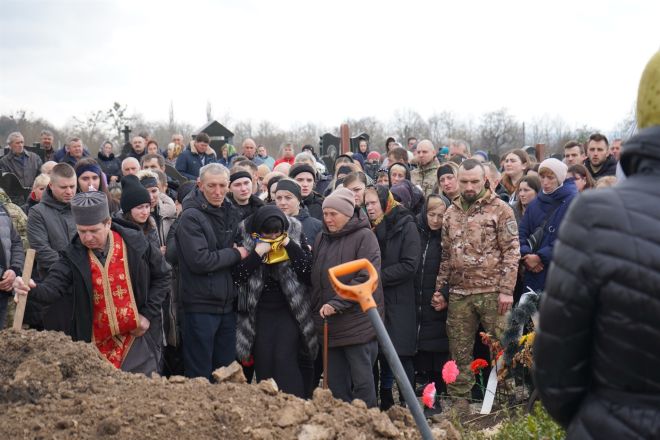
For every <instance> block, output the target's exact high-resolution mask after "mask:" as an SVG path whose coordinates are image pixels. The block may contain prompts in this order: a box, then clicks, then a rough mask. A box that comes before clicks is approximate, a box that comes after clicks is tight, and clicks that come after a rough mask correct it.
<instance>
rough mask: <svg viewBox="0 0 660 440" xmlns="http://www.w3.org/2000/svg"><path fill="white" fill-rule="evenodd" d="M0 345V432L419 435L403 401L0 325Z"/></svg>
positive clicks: (312, 437) (354, 439)
mask: <svg viewBox="0 0 660 440" xmlns="http://www.w3.org/2000/svg"><path fill="white" fill-rule="evenodd" d="M0 353H1V356H0V438H35V439H41V438H43V439H45V438H97V437H110V438H157V439H160V440H167V439H169V438H194V439H195V440H200V439H206V438H224V439H300V440H323V439H351V440H358V439H377V438H397V439H417V438H420V436H419V434H418V432H417V430H416V428H415V424H414V421H413V419H412V417H411V415H410V413H409V412H408V411H407V410H404V409H402V408H393V409H392V410H390V411H389V412H388V413H381V412H380V411H379V410H377V409H367V408H366V406H365V404H364V403H363V402H361V401H355V402H353V404H348V403H345V402H341V401H338V400H336V399H334V398H332V396H331V394H330V393H329V392H328V391H324V390H320V389H318V390H316V392H315V393H314V399H313V400H309V401H305V400H301V399H298V398H297V397H294V396H291V395H288V394H284V393H282V392H279V391H277V389H276V386H274V384H273V383H272V381H264V382H262V383H260V384H258V385H247V384H241V383H231V382H224V383H220V384H210V383H209V382H208V381H207V380H205V379H193V380H188V379H184V378H182V377H180V376H174V377H171V378H169V379H166V378H161V377H157V378H153V379H150V378H147V377H144V376H141V375H133V374H127V373H123V372H121V371H118V370H115V369H114V368H113V367H112V366H110V365H109V364H108V363H107V362H106V361H105V360H103V359H102V358H101V357H100V356H99V354H98V353H97V351H96V348H95V347H93V346H92V345H90V344H85V343H80V342H72V341H71V340H70V339H69V338H67V337H66V336H64V335H62V334H60V333H54V332H35V331H23V332H18V333H17V332H13V331H3V332H0ZM227 374H228V375H231V371H230V372H228V373H227ZM450 432H451V431H450ZM434 433H435V434H436V435H437V438H451V437H452V435H449V436H447V431H444V430H441V429H439V428H436V429H435V432H434Z"/></svg>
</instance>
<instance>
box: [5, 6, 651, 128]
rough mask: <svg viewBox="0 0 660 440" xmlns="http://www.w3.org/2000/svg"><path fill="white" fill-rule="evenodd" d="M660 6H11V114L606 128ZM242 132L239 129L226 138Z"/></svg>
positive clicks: (621, 108)
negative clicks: (411, 116) (443, 116)
mask: <svg viewBox="0 0 660 440" xmlns="http://www.w3.org/2000/svg"><path fill="white" fill-rule="evenodd" d="M658 17H660V1H657V0H649V1H634V0H625V1H605V0H599V1H592V0H588V1H584V0H571V1H564V0H559V1H557V0H555V1H544V2H540V1H530V0H525V1H493V0H487V1H453V2H451V1H437V0H436V1H430V0H429V1H414V0H406V1H402V0H399V1H396V2H395V1H382V0H381V1H362V0H352V1H343V0H335V1H326V2H320V1H313V0H306V1H295V0H278V1H250V0H240V1H239V0H229V1H227V0H222V1H201V0H200V1H197V0H177V1H172V2H169V1H162V0H160V1H153V2H152V1H139V0H128V1H118V0H117V1H110V0H108V1H90V0H80V1H78V0H70V1H55V0H51V1H46V0H0V113H3V114H5V113H8V112H12V111H15V110H18V109H27V110H29V111H31V112H33V113H34V114H35V115H37V116H41V117H44V118H46V119H48V120H50V121H52V122H53V123H54V124H56V125H58V126H61V125H62V124H64V123H65V122H66V121H67V119H69V118H70V117H71V116H73V115H83V114H85V113H87V112H89V111H92V110H98V109H107V108H109V107H110V106H111V105H112V103H113V102H114V101H118V102H120V103H122V104H128V106H129V110H130V111H132V112H133V111H135V112H140V113H142V114H143V115H144V117H145V118H147V119H149V120H163V121H165V120H167V118H168V113H169V105H170V102H173V105H174V113H175V117H176V119H178V120H183V121H186V122H189V123H191V124H193V125H194V126H199V125H201V124H202V123H203V122H204V121H205V115H206V113H205V112H206V103H207V102H211V104H212V107H213V113H214V116H216V117H219V116H221V115H223V114H226V113H228V114H230V115H231V117H232V119H234V120H238V119H252V120H253V121H259V120H262V119H267V120H270V121H273V122H275V123H277V124H279V125H280V126H282V127H284V128H287V127H290V126H291V125H293V124H297V123H304V122H307V121H312V122H315V123H320V124H323V125H326V126H333V125H337V124H339V123H340V122H341V121H342V120H343V119H345V118H347V117H350V118H360V117H364V116H375V117H378V118H380V119H382V120H385V121H387V120H389V119H390V118H391V117H392V115H393V113H394V111H395V110H397V109H412V110H415V111H417V112H419V113H420V114H421V115H422V116H423V117H428V116H430V115H431V114H432V113H433V112H436V111H438V112H439V111H442V110H451V111H454V112H456V113H457V114H458V115H460V116H463V117H469V116H478V115H480V114H481V113H483V112H486V111H490V110H495V109H497V108H500V107H508V108H509V109H510V110H511V112H512V113H513V114H514V115H516V116H517V117H518V118H520V119H521V120H527V121H530V120H531V119H532V118H534V117H535V116H536V117H538V116H541V115H544V114H548V115H552V116H554V115H561V116H562V117H563V118H564V119H565V120H566V121H568V122H569V123H571V124H578V123H579V124H580V125H581V124H586V125H589V126H592V127H595V128H600V129H603V130H608V129H610V128H612V127H613V126H614V125H615V124H616V123H617V122H619V121H620V120H621V119H622V118H623V117H624V116H625V115H626V113H627V112H628V111H629V110H630V108H631V107H632V105H633V103H634V100H635V97H636V93H637V84H638V81H639V77H640V74H641V71H642V69H643V67H644V65H645V64H646V62H647V61H648V59H649V58H650V57H651V55H652V54H653V53H654V52H655V51H656V50H658V49H659V48H660V26H659V25H658ZM229 128H231V127H229Z"/></svg>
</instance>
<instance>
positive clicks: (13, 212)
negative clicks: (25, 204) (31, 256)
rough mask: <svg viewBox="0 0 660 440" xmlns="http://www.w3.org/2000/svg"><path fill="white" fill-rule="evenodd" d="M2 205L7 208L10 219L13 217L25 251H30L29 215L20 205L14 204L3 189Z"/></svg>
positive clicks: (0, 198)
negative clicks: (28, 237)
mask: <svg viewBox="0 0 660 440" xmlns="http://www.w3.org/2000/svg"><path fill="white" fill-rule="evenodd" d="M0 204H2V205H3V206H4V207H5V209H6V210H7V213H8V214H9V217H11V222H12V223H13V224H14V229H16V232H18V235H19V236H20V237H21V242H22V243H23V249H29V248H30V244H29V243H28V239H27V215H25V212H24V211H23V210H22V209H21V208H20V207H19V206H18V205H16V204H14V203H12V201H11V199H10V198H9V196H8V195H7V193H6V192H5V190H4V189H2V188H0Z"/></svg>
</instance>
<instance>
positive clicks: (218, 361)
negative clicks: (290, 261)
mask: <svg viewBox="0 0 660 440" xmlns="http://www.w3.org/2000/svg"><path fill="white" fill-rule="evenodd" d="M228 190H229V170H228V169H227V168H226V167H225V166H223V165H220V164H218V163H211V164H208V165H205V166H204V167H202V169H201V170H200V176H199V182H198V187H197V188H195V189H194V190H193V192H192V194H189V195H188V197H186V199H185V200H184V201H183V212H182V214H181V217H180V220H179V225H178V227H177V230H176V245H177V255H178V260H179V269H180V274H179V295H180V298H181V300H182V302H183V310H184V314H185V317H184V324H183V362H184V371H185V375H186V376H187V377H206V378H209V379H210V378H211V373H212V372H213V370H215V369H216V368H219V367H222V366H226V365H229V364H230V363H231V362H233V361H234V359H235V358H236V313H235V307H234V303H235V302H236V292H235V291H234V285H233V280H232V276H231V268H232V266H233V265H235V264H236V263H238V262H239V261H241V260H242V259H244V258H246V257H247V256H248V251H247V250H246V249H245V248H244V247H242V246H240V247H239V246H237V245H236V244H235V243H234V236H235V233H236V232H235V231H237V228H238V223H239V222H240V221H241V218H240V214H239V211H238V209H236V207H234V206H233V205H232V203H231V202H230V201H229V200H228V199H227V198H225V196H226V195H227V191H228Z"/></svg>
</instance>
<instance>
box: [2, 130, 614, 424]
mask: <svg viewBox="0 0 660 440" xmlns="http://www.w3.org/2000/svg"><path fill="white" fill-rule="evenodd" d="M145 137H146V139H145ZM183 139H184V138H183V136H181V135H179V134H175V135H174V136H172V143H171V144H170V145H169V146H168V148H167V150H166V151H161V150H160V148H159V146H158V143H157V142H156V141H155V140H152V139H149V138H148V136H147V135H144V136H136V137H134V138H133V139H132V142H131V148H130V151H128V153H126V154H124V155H117V154H116V152H115V147H114V146H113V144H112V143H110V142H105V143H104V144H103V145H101V146H100V148H99V151H98V154H97V158H96V159H95V158H92V157H91V155H90V153H89V152H88V150H87V148H85V146H84V145H83V144H82V142H81V140H80V139H79V138H72V139H70V140H69V141H68V142H67V143H66V147H65V148H63V149H62V150H54V148H53V146H52V145H53V135H52V133H50V132H48V131H44V132H43V133H42V135H41V139H40V145H41V146H42V148H44V150H45V155H44V157H45V159H46V162H45V163H42V160H41V159H40V157H38V156H37V155H36V154H34V153H32V152H28V151H27V150H25V148H24V138H23V136H22V135H21V134H20V133H12V134H10V135H9V137H8V139H7V144H8V148H9V150H8V152H7V154H5V155H4V156H3V157H2V158H1V159H0V168H1V169H2V170H3V171H5V172H11V173H14V174H15V175H16V176H17V177H18V179H19V180H20V181H21V183H22V184H23V185H24V186H26V187H31V188H32V191H31V193H30V195H29V197H28V200H27V201H26V203H25V205H24V206H23V207H22V208H23V210H24V212H25V213H24V214H23V212H22V211H21V209H18V210H16V209H9V205H10V203H8V201H7V202H6V203H3V204H2V209H0V245H2V252H0V266H1V267H2V270H3V272H2V278H1V280H0V291H1V294H0V327H4V325H5V323H6V321H7V320H6V317H7V305H8V302H9V301H8V299H9V297H10V295H11V294H12V291H13V289H16V291H17V292H18V293H19V294H26V293H27V294H28V310H27V312H26V316H25V324H26V325H28V326H29V327H32V328H36V329H48V330H59V331H63V332H66V333H67V334H69V335H71V336H72V337H73V338H74V339H76V340H83V341H87V342H93V343H94V344H96V346H97V347H98V349H99V351H100V352H101V353H102V354H103V355H104V356H105V357H106V358H107V359H108V361H109V362H111V363H112V364H113V365H115V366H116V367H117V368H121V369H123V370H126V371H132V372H142V373H145V374H151V373H153V372H158V373H160V374H185V375H186V376H187V377H205V378H209V379H211V377H212V372H213V371H214V370H215V369H217V368H218V367H221V366H226V365H228V364H230V363H231V362H233V361H235V360H238V361H239V362H241V364H242V365H243V367H244V371H245V374H246V376H247V377H248V379H249V380H253V378H254V379H255V380H256V381H261V380H264V379H267V378H274V379H275V381H276V382H277V384H278V385H279V387H280V388H281V389H282V390H284V391H286V392H289V393H292V394H295V395H297V396H300V397H305V398H309V397H310V396H311V394H312V392H313V390H314V388H315V387H316V386H318V385H319V381H320V378H321V373H322V363H321V359H322V355H321V353H322V350H323V347H322V339H321V334H322V327H323V324H324V322H326V323H327V324H328V329H329V339H328V346H327V347H325V349H326V350H327V355H328V372H327V375H328V377H325V378H323V380H327V381H328V384H329V387H330V389H331V390H332V392H333V394H334V395H335V396H336V397H338V398H340V399H343V400H346V401H351V400H353V399H355V398H359V399H362V400H363V401H364V402H365V403H366V404H367V405H368V406H369V407H375V406H379V407H380V408H381V409H383V410H385V409H388V408H389V407H391V406H392V405H394V404H395V401H394V394H393V392H392V389H393V386H394V375H393V373H392V368H391V367H390V366H389V365H388V363H387V361H386V359H385V357H384V356H383V355H382V353H381V352H380V351H379V346H378V342H377V339H376V334H375V331H374V330H373V328H372V327H371V325H370V323H369V320H368V319H367V317H366V315H365V314H363V313H362V312H361V310H360V307H359V305H357V304H356V303H355V302H352V301H349V300H346V299H343V298H341V297H340V296H338V294H337V293H336V292H335V291H334V290H333V288H332V286H331V284H330V281H329V279H328V269H329V268H331V267H333V266H335V265H338V264H340V263H344V262H347V261H352V260H356V259H360V258H366V259H367V260H369V261H370V262H371V263H372V264H373V265H374V266H375V267H376V269H377V271H378V273H379V281H378V287H377V289H376V291H375V292H374V299H375V301H376V303H377V305H378V311H379V312H380V314H381V317H382V318H383V320H384V322H385V326H386V328H387V331H388V333H389V336H390V338H391V339H392V341H393V344H394V347H395V349H396V352H397V355H398V357H399V359H400V361H401V363H402V365H403V367H404V370H405V372H406V375H407V379H408V380H409V381H410V383H411V384H413V385H419V384H425V383H428V382H435V384H436V387H437V389H438V390H442V391H443V392H446V393H448V394H449V395H450V396H451V397H452V398H453V402H454V405H455V407H456V408H457V410H458V411H460V412H468V411H469V406H468V399H470V397H471V390H472V387H473V384H474V378H473V377H470V376H471V373H470V368H469V366H470V363H471V361H472V360H473V359H474V350H475V336H476V335H477V333H478V331H479V330H480V329H481V330H485V331H486V332H488V333H490V334H492V335H493V336H494V337H498V336H500V335H501V333H502V332H503V330H504V327H505V324H506V316H507V313H508V311H509V310H510V309H511V307H512V306H513V304H514V303H515V302H516V301H518V299H519V298H520V295H521V294H522V293H523V292H524V291H526V290H528V289H532V290H543V289H544V287H545V280H546V275H547V273H548V268H549V266H550V262H551V260H552V255H553V247H554V244H555V241H556V238H557V232H558V230H559V228H560V225H561V223H562V221H563V219H564V217H565V215H566V212H567V210H568V209H569V207H570V205H571V202H572V200H573V199H574V198H575V197H577V195H578V194H579V193H580V192H583V191H595V189H592V188H599V187H601V186H611V185H612V180H613V179H616V177H615V174H616V166H617V161H618V159H619V154H620V140H616V141H615V142H613V143H612V144H611V145H610V144H609V142H608V139H607V138H606V137H605V136H603V135H602V134H598V133H595V134H593V135H591V136H590V137H589V139H588V141H587V142H585V143H584V144H582V143H578V142H573V141H572V142H569V143H567V144H566V145H565V146H564V154H563V160H560V159H558V158H555V157H551V158H547V159H544V160H541V161H540V162H538V161H537V159H536V157H535V156H534V155H530V154H528V152H529V151H530V149H528V148H527V149H514V150H512V151H509V152H506V153H505V154H504V155H503V156H502V159H501V160H499V159H497V158H494V157H493V156H490V155H489V154H488V153H486V152H484V151H476V152H474V153H472V152H471V149H470V146H469V145H468V143H466V142H463V141H452V142H450V143H449V144H448V145H447V146H444V147H442V148H437V147H436V146H435V145H434V144H433V143H432V142H431V141H429V140H419V141H418V140H417V139H415V138H410V139H408V140H407V142H406V144H405V145H406V146H405V147H404V146H402V145H401V144H399V143H398V142H397V141H396V140H395V139H394V138H389V139H388V140H387V144H386V145H385V153H384V154H382V155H381V154H380V153H379V152H378V151H375V150H373V149H372V148H371V146H370V145H369V142H368V140H366V139H361V141H360V143H359V147H358V150H357V151H355V152H353V153H347V154H341V155H339V156H338V157H336V158H335V160H334V163H333V164H332V165H333V166H332V167H328V166H327V165H329V164H326V163H323V162H322V161H321V160H320V159H319V158H318V156H317V155H316V153H315V151H314V147H313V146H310V145H305V146H303V147H302V149H301V152H300V153H298V154H295V150H296V146H294V145H293V144H291V143H285V144H283V145H282V146H281V147H280V149H279V152H278V155H277V158H274V157H271V156H269V154H268V149H267V148H266V147H265V146H263V145H257V144H256V142H255V141H254V140H252V139H245V140H244V141H243V142H242V144H241V146H240V149H239V151H236V149H235V148H234V147H233V146H231V145H227V144H225V145H224V146H223V147H222V148H221V149H220V152H219V154H218V153H217V152H216V151H215V150H214V149H212V148H211V146H210V138H209V136H208V135H206V134H205V133H200V134H198V135H196V137H195V138H194V140H193V141H191V143H190V145H188V146H186V145H184V140H183ZM58 156H59V159H58ZM493 159H494V160H493ZM167 164H169V165H172V166H174V167H175V168H176V170H177V171H178V172H179V173H180V174H181V175H182V176H184V177H185V178H187V179H189V181H187V182H177V181H174V180H172V179H171V178H168V177H167V175H166V174H165V167H166V165H167ZM327 168H332V169H333V172H332V173H327V172H326V169H327ZM19 214H20V215H19ZM25 215H27V219H25ZM21 217H22V218H21ZM21 225H23V226H22V227H21ZM21 231H24V233H25V234H26V237H25V238H26V239H27V243H28V244H29V246H30V247H32V248H33V249H35V250H36V269H35V271H34V272H33V274H32V278H33V281H31V282H30V284H29V286H26V285H24V284H23V282H22V280H21V278H20V275H21V269H22V264H23V248H24V243H23V242H22V241H21V236H20V234H19V232H21ZM366 279H367V273H366V272H362V271H361V272H358V273H355V274H352V275H347V276H345V277H343V278H342V281H343V282H344V283H348V284H359V283H361V282H364V281H365V280H366ZM28 291H29V293H28ZM486 355H487V354H486ZM448 359H453V360H455V361H456V363H457V365H458V368H459V371H460V375H459V377H458V379H457V380H456V381H455V382H454V383H452V384H451V385H449V387H448V389H446V388H445V386H444V383H443V381H442V378H441V370H442V367H443V365H444V364H445V362H446V361H447V360H448ZM400 403H401V404H405V403H404V402H400ZM441 410H442V409H441V408H440V407H439V405H437V406H436V410H435V411H441Z"/></svg>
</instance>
